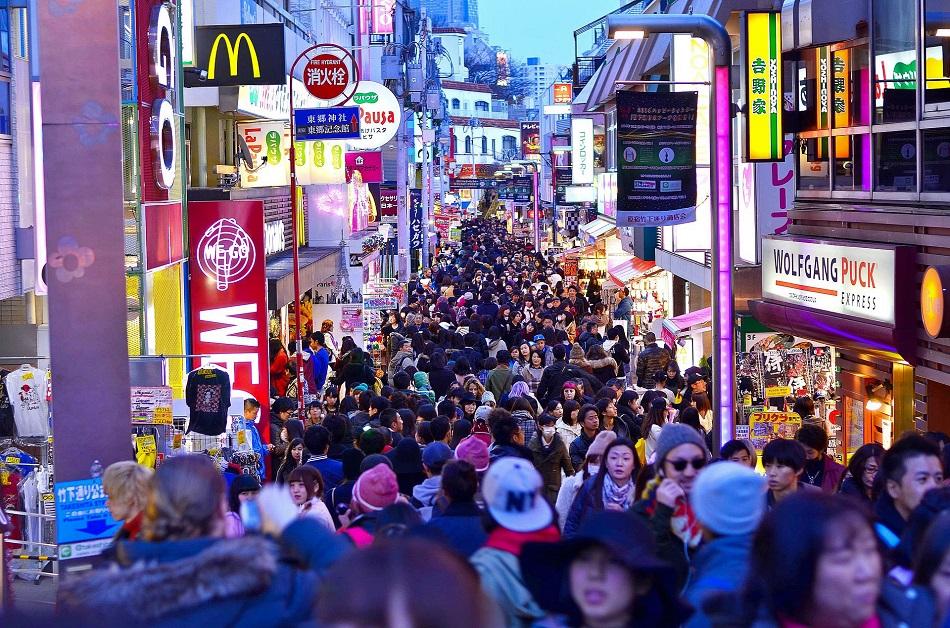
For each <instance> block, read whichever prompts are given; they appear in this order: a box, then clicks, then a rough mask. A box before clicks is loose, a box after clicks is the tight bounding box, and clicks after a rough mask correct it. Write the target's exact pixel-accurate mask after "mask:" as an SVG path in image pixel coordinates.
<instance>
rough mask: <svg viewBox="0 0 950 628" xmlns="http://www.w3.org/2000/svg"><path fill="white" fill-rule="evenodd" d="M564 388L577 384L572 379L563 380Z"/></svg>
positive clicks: (575, 386) (574, 386)
mask: <svg viewBox="0 0 950 628" xmlns="http://www.w3.org/2000/svg"><path fill="white" fill-rule="evenodd" d="M564 388H577V384H575V383H574V380H571V379H569V380H567V381H566V382H564Z"/></svg>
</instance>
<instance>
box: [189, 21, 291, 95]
mask: <svg viewBox="0 0 950 628" xmlns="http://www.w3.org/2000/svg"><path fill="white" fill-rule="evenodd" d="M195 66H197V67H198V68H199V69H202V70H205V71H207V73H208V77H207V78H206V79H205V80H204V81H202V82H192V81H189V85H193V86H196V87H197V86H206V87H216V86H224V85H284V84H285V83H286V82H287V68H286V59H285V57H284V27H283V25H281V24H243V25H233V24H232V25H227V26H199V27H197V28H196V29H195Z"/></svg>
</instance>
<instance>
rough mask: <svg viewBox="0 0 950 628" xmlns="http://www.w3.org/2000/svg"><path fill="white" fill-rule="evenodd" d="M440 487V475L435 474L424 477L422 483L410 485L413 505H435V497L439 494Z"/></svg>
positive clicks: (422, 506) (423, 506)
mask: <svg viewBox="0 0 950 628" xmlns="http://www.w3.org/2000/svg"><path fill="white" fill-rule="evenodd" d="M441 488H442V476H441V475H435V476H432V477H431V478H426V479H425V481H424V482H423V483H422V484H417V485H416V486H414V487H412V499H413V502H414V503H413V506H416V507H417V508H420V507H421V508H425V507H427V506H428V507H430V508H431V507H432V506H434V505H435V498H436V497H438V496H439V489H441Z"/></svg>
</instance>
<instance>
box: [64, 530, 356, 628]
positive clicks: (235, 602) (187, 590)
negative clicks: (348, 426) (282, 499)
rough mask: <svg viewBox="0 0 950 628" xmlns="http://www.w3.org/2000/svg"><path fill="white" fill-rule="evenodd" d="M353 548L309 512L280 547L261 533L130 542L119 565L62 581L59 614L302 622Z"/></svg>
mask: <svg viewBox="0 0 950 628" xmlns="http://www.w3.org/2000/svg"><path fill="white" fill-rule="evenodd" d="M346 551H347V547H346V543H345V542H343V541H342V540H341V539H340V537H338V536H337V535H335V534H332V533H330V532H329V531H327V530H326V528H324V527H323V526H321V525H320V524H319V523H317V522H316V521H315V520H313V519H312V518H309V517H305V518H302V519H297V520H295V521H294V522H292V523H291V524H290V525H289V526H287V528H286V529H285V530H284V532H283V534H282V535H281V537H280V541H279V545H278V543H275V542H273V541H271V540H269V539H267V538H264V537H259V536H245V537H242V538H239V539H216V538H198V539H188V540H182V541H162V542H155V543H152V542H145V541H133V542H122V543H119V545H118V546H117V548H116V558H117V567H118V569H109V570H96V571H92V572H90V573H88V574H86V575H85V576H82V577H75V578H70V579H69V580H68V581H64V582H63V583H61V584H60V589H59V599H58V603H59V612H60V613H62V614H63V617H64V618H65V617H68V618H69V619H70V621H76V622H80V621H81V620H82V619H83V618H85V619H86V620H90V621H91V620H93V619H97V620H99V621H101V620H103V619H105V618H108V620H109V622H110V625H123V624H124V625H129V626H133V625H134V626H146V625H147V626H150V627H153V626H202V627H203V628H212V627H216V626H238V627H240V626H247V627H249V628H259V627H260V626H278V625H280V626H283V625H296V624H298V623H301V622H305V621H307V620H309V619H310V618H311V617H312V615H313V604H314V597H315V593H316V591H317V588H318V586H319V579H320V574H321V573H322V572H323V571H324V570H325V569H326V568H328V567H329V566H330V565H331V564H333V563H334V562H335V561H336V560H337V559H338V558H340V557H341V556H342V555H343V554H344V553H345V552H346ZM285 556H293V557H294V559H295V561H294V562H293V563H290V562H287V561H286V560H285V559H284V558H283V557H285ZM298 565H300V566H298Z"/></svg>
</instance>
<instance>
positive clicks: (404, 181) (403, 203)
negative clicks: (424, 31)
mask: <svg viewBox="0 0 950 628" xmlns="http://www.w3.org/2000/svg"><path fill="white" fill-rule="evenodd" d="M405 32H406V27H405V18H404V17H403V4H402V0H396V11H395V15H394V16H393V43H394V45H395V46H396V48H397V49H398V50H400V51H402V50H403V49H404V48H405V45H406V42H404V41H403V39H404V38H405ZM400 54H402V53H401V52H400ZM407 87H408V86H406V88H407ZM404 95H405V92H404V93H403V94H402V95H400V107H401V108H402V122H400V123H399V130H398V131H397V132H396V249H397V255H396V259H397V260H398V264H399V266H398V270H397V275H396V277H397V279H398V280H399V281H400V282H401V283H406V282H408V281H409V208H408V206H407V200H408V196H409V184H408V183H409V182H408V173H407V170H408V168H409V155H408V150H409V146H408V141H407V139H406V138H407V136H408V133H407V132H406V127H407V126H408V124H409V116H407V115H406V110H405V107H403V105H402V96H404Z"/></svg>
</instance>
